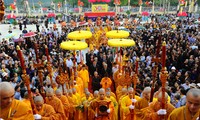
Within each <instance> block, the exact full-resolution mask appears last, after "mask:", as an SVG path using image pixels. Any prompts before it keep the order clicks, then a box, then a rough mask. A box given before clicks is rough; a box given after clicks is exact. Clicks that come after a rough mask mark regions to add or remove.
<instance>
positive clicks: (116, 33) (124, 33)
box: [106, 30, 129, 38]
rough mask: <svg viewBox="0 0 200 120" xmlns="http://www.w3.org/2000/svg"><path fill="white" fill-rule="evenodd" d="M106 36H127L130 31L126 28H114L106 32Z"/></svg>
mask: <svg viewBox="0 0 200 120" xmlns="http://www.w3.org/2000/svg"><path fill="white" fill-rule="evenodd" d="M106 36H107V37H109V38H127V37H128V36H129V32H127V31H124V30H112V31H109V32H107V33H106Z"/></svg>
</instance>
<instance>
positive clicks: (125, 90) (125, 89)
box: [118, 85, 127, 120]
mask: <svg viewBox="0 0 200 120" xmlns="http://www.w3.org/2000/svg"><path fill="white" fill-rule="evenodd" d="M119 86H120V85H119ZM119 86H118V87H119ZM125 96H127V88H125V87H123V88H122V90H121V93H120V94H119V99H118V103H119V115H120V120H122V119H123V110H122V109H121V101H122V99H123V98H124V97H125Z"/></svg>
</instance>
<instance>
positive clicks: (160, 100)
mask: <svg viewBox="0 0 200 120" xmlns="http://www.w3.org/2000/svg"><path fill="white" fill-rule="evenodd" d="M167 100H168V94H167V93H166V92H165V102H167ZM158 101H159V102H162V92H160V93H159V94H158Z"/></svg>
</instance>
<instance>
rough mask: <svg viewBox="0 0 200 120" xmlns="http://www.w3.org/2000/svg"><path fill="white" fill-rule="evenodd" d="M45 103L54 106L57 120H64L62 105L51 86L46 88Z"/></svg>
mask: <svg viewBox="0 0 200 120" xmlns="http://www.w3.org/2000/svg"><path fill="white" fill-rule="evenodd" d="M46 104H49V105H51V106H52V107H53V108H54V110H55V112H56V116H57V118H59V120H65V118H66V117H65V112H64V106H63V104H62V102H61V100H60V99H58V98H57V97H56V96H55V95H54V90H53V89H52V88H47V90H46Z"/></svg>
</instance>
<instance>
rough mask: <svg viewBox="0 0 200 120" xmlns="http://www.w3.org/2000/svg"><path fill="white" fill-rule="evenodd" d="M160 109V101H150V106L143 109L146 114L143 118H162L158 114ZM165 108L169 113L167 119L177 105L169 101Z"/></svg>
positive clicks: (154, 119) (155, 119) (151, 119)
mask: <svg viewBox="0 0 200 120" xmlns="http://www.w3.org/2000/svg"><path fill="white" fill-rule="evenodd" d="M160 109H162V107H161V104H160V102H158V101H154V102H152V103H150V105H149V107H147V108H145V109H143V110H142V113H143V115H144V117H143V118H142V120H161V118H160V116H159V115H158V114H157V111H158V110H160ZM165 109H166V110H167V114H166V115H165V118H166V119H167V118H168V116H169V114H170V113H171V112H172V111H173V110H174V109H175V107H174V106H173V105H172V104H170V103H167V104H166V108H165Z"/></svg>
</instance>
